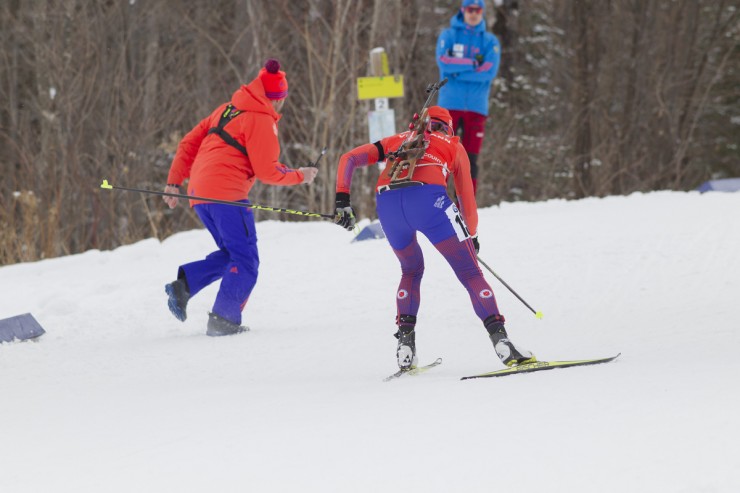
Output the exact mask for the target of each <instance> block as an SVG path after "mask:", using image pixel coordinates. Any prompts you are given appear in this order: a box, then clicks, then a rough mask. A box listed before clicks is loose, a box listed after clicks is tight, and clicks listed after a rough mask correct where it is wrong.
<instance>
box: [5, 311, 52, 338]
mask: <svg viewBox="0 0 740 493" xmlns="http://www.w3.org/2000/svg"><path fill="white" fill-rule="evenodd" d="M44 332H46V331H45V330H44V329H43V327H41V325H40V324H39V323H38V322H37V321H36V319H35V318H33V315H31V314H30V313H24V314H23V315H17V316H15V317H10V318H4V319H2V320H0V343H2V342H10V341H12V340H13V339H20V340H21V341H25V340H26V339H34V338H36V337H39V336H40V335H42V334H44Z"/></svg>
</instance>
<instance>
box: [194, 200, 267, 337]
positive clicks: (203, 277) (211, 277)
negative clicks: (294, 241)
mask: <svg viewBox="0 0 740 493" xmlns="http://www.w3.org/2000/svg"><path fill="white" fill-rule="evenodd" d="M242 202H244V203H247V201H246V200H243V201H242ZM194 209H195V212H196V213H197V214H198V217H199V218H200V220H201V221H202V222H203V225H204V226H205V227H206V229H208V231H209V232H210V233H211V236H213V239H214V240H215V242H216V246H217V247H218V250H216V251H215V252H213V253H211V254H209V255H208V256H206V258H204V259H203V260H198V261H195V262H191V263H189V264H184V265H181V266H180V269H181V272H183V273H184V274H185V278H186V280H187V283H188V288H189V289H190V296H191V297H192V296H194V295H195V294H197V293H198V292H199V291H200V290H202V289H203V288H205V287H206V286H208V285H209V284H211V283H212V282H214V281H216V280H217V279H221V286H220V287H219V290H218V295H216V301H215V302H214V304H213V313H215V314H217V315H220V316H221V317H223V318H225V319H227V320H229V321H231V322H234V323H235V324H241V320H242V310H243V309H244V306H245V305H246V303H247V300H248V299H249V295H250V294H251V293H252V289H254V286H255V284H256V283H257V273H258V270H259V264H260V260H259V254H258V252H257V232H256V230H255V226H254V214H253V213H252V210H251V209H248V208H246V207H238V206H233V205H226V204H213V203H209V204H197V205H195V206H194Z"/></svg>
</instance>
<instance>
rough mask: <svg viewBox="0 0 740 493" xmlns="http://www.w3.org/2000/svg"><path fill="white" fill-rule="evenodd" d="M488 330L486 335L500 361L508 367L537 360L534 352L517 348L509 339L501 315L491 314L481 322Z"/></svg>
mask: <svg viewBox="0 0 740 493" xmlns="http://www.w3.org/2000/svg"><path fill="white" fill-rule="evenodd" d="M483 323H484V324H485V326H486V330H487V331H488V335H489V337H490V338H491V342H492V343H493V348H494V349H495V350H496V354H497V355H498V357H499V358H500V359H501V362H502V363H503V364H505V365H506V366H508V367H512V366H518V365H523V364H526V363H534V362H535V361H537V358H535V356H534V354H532V353H531V352H530V351H527V350H526V349H522V348H518V347H516V346H514V344H513V343H512V342H511V341H510V340H509V335H508V334H507V333H506V328H504V322H503V317H501V316H500V315H493V316H491V317H488V318H487V319H486V320H485V322H483Z"/></svg>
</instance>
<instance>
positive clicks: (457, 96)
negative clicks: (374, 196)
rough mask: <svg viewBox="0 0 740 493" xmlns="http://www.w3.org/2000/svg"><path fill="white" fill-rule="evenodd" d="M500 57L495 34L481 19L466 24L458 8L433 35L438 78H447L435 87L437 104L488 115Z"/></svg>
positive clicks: (499, 48) (499, 46)
mask: <svg viewBox="0 0 740 493" xmlns="http://www.w3.org/2000/svg"><path fill="white" fill-rule="evenodd" d="M500 60H501V45H500V43H499V41H498V38H496V36H494V35H493V34H491V33H489V32H487V31H486V22H485V19H484V20H483V21H481V23H480V24H478V25H477V26H469V25H467V24H466V23H465V21H464V18H463V13H462V12H458V13H457V14H456V15H455V16H453V17H452V19H451V20H450V27H448V28H447V29H445V30H444V31H442V34H440V35H439V38H438V39H437V65H438V66H439V75H440V79H444V78H445V77H447V78H448V79H449V82H448V83H447V84H445V85H444V86H442V88H441V89H440V90H439V102H438V104H439V106H441V107H443V108H447V109H448V110H460V111H473V112H475V113H480V114H481V115H488V96H489V94H490V92H491V82H492V81H493V79H494V77H496V73H498V66H499V62H500Z"/></svg>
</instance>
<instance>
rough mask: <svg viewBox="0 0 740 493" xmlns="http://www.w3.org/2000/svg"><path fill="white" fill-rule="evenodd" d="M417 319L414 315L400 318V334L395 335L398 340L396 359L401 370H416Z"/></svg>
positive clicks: (400, 316)
mask: <svg viewBox="0 0 740 493" xmlns="http://www.w3.org/2000/svg"><path fill="white" fill-rule="evenodd" d="M415 326H416V317H415V316H413V315H399V316H398V332H396V333H395V334H393V335H394V336H395V337H396V339H398V347H397V348H396V358H397V359H398V367H399V368H400V369H401V370H404V371H406V370H411V369H413V368H416V363H417V358H416V332H415V331H414V327H415Z"/></svg>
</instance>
